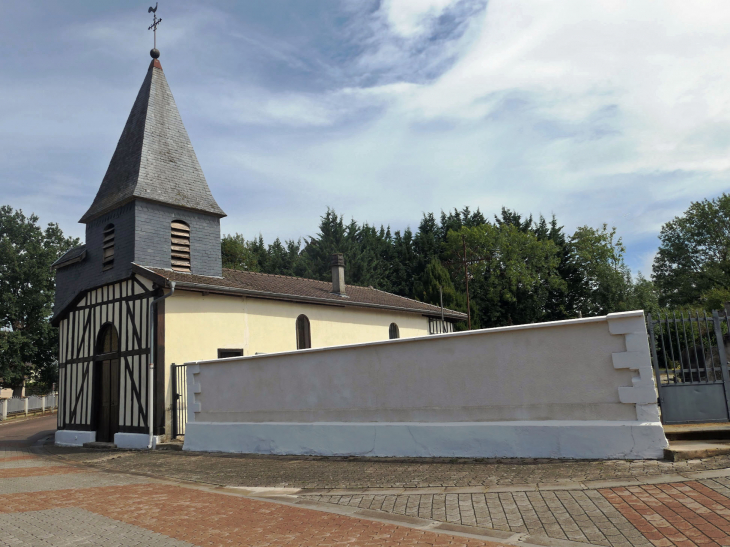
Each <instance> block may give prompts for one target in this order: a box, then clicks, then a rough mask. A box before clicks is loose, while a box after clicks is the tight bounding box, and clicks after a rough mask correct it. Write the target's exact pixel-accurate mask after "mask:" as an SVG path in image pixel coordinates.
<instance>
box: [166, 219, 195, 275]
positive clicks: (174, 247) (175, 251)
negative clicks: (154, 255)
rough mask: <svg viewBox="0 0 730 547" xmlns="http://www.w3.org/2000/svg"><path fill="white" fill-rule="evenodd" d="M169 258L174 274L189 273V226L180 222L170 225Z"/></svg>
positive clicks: (174, 221) (175, 221)
mask: <svg viewBox="0 0 730 547" xmlns="http://www.w3.org/2000/svg"><path fill="white" fill-rule="evenodd" d="M170 232H171V233H170V251H171V254H170V257H171V259H172V269H173V270H175V271H176V272H189V271H190V226H188V225H187V223H185V222H183V221H182V220H173V221H172V223H171V224H170Z"/></svg>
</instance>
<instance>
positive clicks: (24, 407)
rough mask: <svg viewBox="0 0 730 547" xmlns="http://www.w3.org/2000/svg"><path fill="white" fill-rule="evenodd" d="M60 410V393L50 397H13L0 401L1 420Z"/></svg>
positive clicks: (52, 393) (50, 394)
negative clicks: (19, 415)
mask: <svg viewBox="0 0 730 547" xmlns="http://www.w3.org/2000/svg"><path fill="white" fill-rule="evenodd" d="M57 408H58V393H56V392H51V393H49V394H48V395H31V396H30V397H11V398H10V399H0V419H1V420H5V419H6V418H7V417H8V416H15V415H18V414H29V413H31V412H37V411H39V410H40V411H46V410H54V409H57Z"/></svg>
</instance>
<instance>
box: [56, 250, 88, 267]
mask: <svg viewBox="0 0 730 547" xmlns="http://www.w3.org/2000/svg"><path fill="white" fill-rule="evenodd" d="M85 254H86V245H79V246H78V247H73V248H72V249H69V250H68V251H66V252H65V253H64V254H63V256H61V258H59V259H58V260H56V261H55V262H54V263H53V264H51V269H52V270H56V269H58V268H63V267H64V266H68V265H69V264H73V263H75V262H81V261H82V260H83V259H84V258H85Z"/></svg>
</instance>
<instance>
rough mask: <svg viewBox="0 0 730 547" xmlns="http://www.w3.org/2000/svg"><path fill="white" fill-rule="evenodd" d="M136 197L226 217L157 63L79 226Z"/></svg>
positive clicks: (138, 96)
mask: <svg viewBox="0 0 730 547" xmlns="http://www.w3.org/2000/svg"><path fill="white" fill-rule="evenodd" d="M135 198H139V199H146V200H150V201H156V202H159V203H165V204H168V205H173V206H176V207H184V208H186V209H193V210H196V211H202V212H205V213H210V214H213V215H216V216H218V217H224V216H226V214H225V213H224V212H223V210H222V209H221V208H220V207H219V206H218V203H216V201H215V199H214V198H213V194H211V192H210V188H208V183H207V182H206V181H205V176H204V175H203V170H202V169H201V168H200V164H199V163H198V158H197V157H196V156H195V151H194V150H193V145H192V144H191V143H190V138H189V137H188V133H187V131H185V126H184V125H183V123H182V119H181V118H180V113H179V112H178V110H177V106H176V105H175V99H173V97H172V93H171V92H170V87H169V86H168V85H167V80H166V79H165V75H164V73H163V72H162V65H161V64H160V62H159V61H158V60H153V61H152V63H150V67H149V69H148V70H147V76H146V77H145V79H144V82H142V87H141V88H140V90H139V93H138V94H137V99H136V100H135V101H134V106H133V107H132V111H131V112H130V113H129V118H128V119H127V123H126V125H125V126H124V130H123V131H122V136H121V137H120V138H119V142H118V143H117V148H116V150H115V151H114V155H113V156H112V159H111V162H109V167H108V169H107V171H106V175H104V179H103V180H102V182H101V186H100V188H99V191H98V192H97V194H96V198H94V202H93V203H92V205H91V207H90V208H89V210H88V211H86V213H85V214H84V216H83V217H81V220H80V221H79V222H84V223H86V222H90V221H91V220H93V219H94V218H96V217H98V216H101V215H103V214H104V213H106V212H108V211H110V210H112V209H115V208H117V207H119V206H120V205H122V204H124V203H126V202H128V201H131V200H132V199H135Z"/></svg>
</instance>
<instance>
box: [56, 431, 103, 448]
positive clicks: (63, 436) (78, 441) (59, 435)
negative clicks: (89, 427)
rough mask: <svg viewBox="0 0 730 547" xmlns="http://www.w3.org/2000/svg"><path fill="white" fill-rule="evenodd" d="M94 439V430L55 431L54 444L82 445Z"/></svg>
mask: <svg viewBox="0 0 730 547" xmlns="http://www.w3.org/2000/svg"><path fill="white" fill-rule="evenodd" d="M94 441H96V431H74V430H73V429H61V430H59V431H56V437H55V444H56V446H83V445H84V443H93V442H94Z"/></svg>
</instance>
